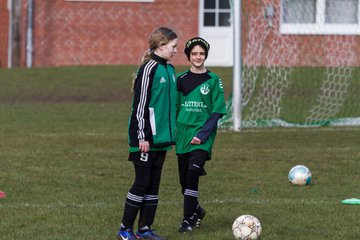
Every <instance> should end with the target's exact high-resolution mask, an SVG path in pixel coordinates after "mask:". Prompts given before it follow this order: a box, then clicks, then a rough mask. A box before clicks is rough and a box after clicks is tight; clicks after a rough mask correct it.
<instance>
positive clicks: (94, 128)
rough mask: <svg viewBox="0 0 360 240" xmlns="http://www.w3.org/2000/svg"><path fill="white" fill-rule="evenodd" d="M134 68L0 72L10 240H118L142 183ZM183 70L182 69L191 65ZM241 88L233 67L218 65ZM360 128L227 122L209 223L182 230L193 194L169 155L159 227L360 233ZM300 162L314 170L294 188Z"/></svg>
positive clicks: (195, 236)
mask: <svg viewBox="0 0 360 240" xmlns="http://www.w3.org/2000/svg"><path fill="white" fill-rule="evenodd" d="M134 70H135V69H134V67H133V66H122V67H115V66H109V67H101V66H99V67H71V68H48V69H30V70H28V69H15V70H3V69H1V70H0V86H1V87H0V190H2V191H5V192H6V194H7V198H5V199H0V218H1V219H0V239H3V240H18V239H29V240H33V239H34V240H50V239H51V240H75V239H76V240H77V239H79V240H80V239H86V240H102V239H115V234H116V232H117V230H118V226H119V221H120V217H121V215H122V211H123V204H124V199H125V195H126V193H127V191H128V190H129V187H130V185H131V183H132V181H133V177H134V176H133V174H134V171H133V167H132V164H131V163H130V162H128V161H127V155H128V152H127V150H128V149H127V118H128V114H129V110H130V101H131V100H130V94H129V89H130V82H131V74H132V71H134ZM180 70H181V68H180ZM216 72H218V73H219V74H220V75H221V76H222V77H223V79H224V80H225V81H224V85H225V89H226V91H227V92H226V93H227V94H229V89H230V88H231V86H230V76H231V69H228V68H218V69H216ZM359 136H360V128H359V127H351V128H350V127H342V128H330V127H324V128H288V129H284V128H272V129H257V130H245V131H242V132H240V133H234V132H230V131H222V132H219V134H218V138H217V140H216V143H215V147H214V153H213V160H211V161H210V162H208V163H207V164H206V170H207V172H208V175H207V176H205V177H203V178H202V179H201V184H200V201H201V202H202V203H203V206H204V207H205V208H206V210H207V213H208V214H207V216H206V218H205V219H204V221H203V226H202V228H201V229H199V230H196V231H195V232H194V233H192V234H185V235H184V234H180V233H178V232H177V228H178V226H179V224H180V221H181V216H182V196H181V194H180V186H179V183H178V178H177V169H176V161H175V160H176V158H175V155H174V152H173V151H171V152H169V154H168V157H167V160H166V163H165V166H164V170H163V178H162V184H161V188H160V203H159V208H158V212H157V217H156V220H155V223H154V226H153V227H154V228H155V229H157V232H158V233H159V234H161V235H163V236H166V237H168V238H169V239H170V240H178V239H192V240H205V239H206V240H208V239H222V240H223V239H224V240H227V239H229V240H231V239H233V237H232V232H231V225H232V222H233V221H234V220H235V218H236V217H238V216H239V215H242V214H252V215H254V216H256V217H257V218H258V219H259V220H260V221H261V223H262V227H263V233H262V239H286V240H287V239H292V240H304V239H306V240H308V239H314V240H321V239H324V240H325V239H326V240H329V239H360V228H359V216H360V206H359V205H352V206H351V205H341V204H340V201H341V200H342V199H345V198H350V197H356V198H360V188H359V183H360V167H359V166H360V165H359V163H360V137H359ZM295 164H304V165H307V166H308V167H309V168H310V169H311V170H312V172H313V177H314V178H313V182H312V184H311V185H310V186H308V187H294V186H290V184H289V183H288V180H287V174H288V171H289V170H290V168H291V167H292V166H294V165H295Z"/></svg>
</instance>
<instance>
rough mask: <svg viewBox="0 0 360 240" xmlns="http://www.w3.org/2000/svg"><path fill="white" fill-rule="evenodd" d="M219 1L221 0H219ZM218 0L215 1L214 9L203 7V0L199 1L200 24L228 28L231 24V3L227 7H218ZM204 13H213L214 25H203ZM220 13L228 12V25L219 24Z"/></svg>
mask: <svg viewBox="0 0 360 240" xmlns="http://www.w3.org/2000/svg"><path fill="white" fill-rule="evenodd" d="M219 1H221V0H219ZM219 1H216V7H215V9H205V7H204V6H205V3H204V0H201V1H199V3H200V13H201V15H200V16H201V17H200V25H201V26H202V27H208V28H215V27H216V28H230V27H231V26H232V17H233V16H232V12H231V5H230V8H229V9H220V8H219ZM204 13H215V26H204ZM220 13H230V19H229V23H230V24H229V26H219V16H220Z"/></svg>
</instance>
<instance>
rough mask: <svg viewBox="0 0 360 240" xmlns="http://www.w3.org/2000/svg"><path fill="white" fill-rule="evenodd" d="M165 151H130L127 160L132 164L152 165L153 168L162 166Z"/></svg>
mask: <svg viewBox="0 0 360 240" xmlns="http://www.w3.org/2000/svg"><path fill="white" fill-rule="evenodd" d="M165 156H166V151H150V152H147V153H143V152H140V151H138V152H131V153H130V154H129V159H128V160H129V161H132V162H133V163H134V165H136V166H140V167H149V166H153V167H155V168H162V165H163V163H164V161H165Z"/></svg>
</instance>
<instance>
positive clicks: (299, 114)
mask: <svg viewBox="0 0 360 240" xmlns="http://www.w3.org/2000/svg"><path fill="white" fill-rule="evenodd" d="M319 1H320V0H318V1H316V0H297V1H291V0H283V1H280V0H278V1H275V0H262V1H260V0H259V1H256V0H247V1H242V2H243V3H242V13H241V14H242V31H241V32H242V44H241V49H242V57H241V59H242V61H241V62H242V66H241V93H240V94H241V95H240V96H241V104H240V106H233V104H232V101H231V97H230V99H229V102H228V116H226V117H224V118H223V119H222V121H221V124H220V126H221V127H225V128H231V127H232V122H233V116H232V113H233V108H234V107H237V108H240V110H241V127H242V128H256V127H274V126H285V127H293V126H302V127H307V126H324V125H360V96H359V95H360V73H359V68H358V66H359V65H360V37H359V36H360V35H358V34H360V31H359V28H360V25H359V24H360V23H359V14H358V11H359V10H358V8H359V4H358V0H327V1H320V2H322V3H323V5H319ZM351 9H353V10H351ZM349 15H351V16H352V17H349ZM349 29H350V30H349ZM353 29H355V30H353ZM342 31H343V32H344V33H342ZM356 31H357V32H356Z"/></svg>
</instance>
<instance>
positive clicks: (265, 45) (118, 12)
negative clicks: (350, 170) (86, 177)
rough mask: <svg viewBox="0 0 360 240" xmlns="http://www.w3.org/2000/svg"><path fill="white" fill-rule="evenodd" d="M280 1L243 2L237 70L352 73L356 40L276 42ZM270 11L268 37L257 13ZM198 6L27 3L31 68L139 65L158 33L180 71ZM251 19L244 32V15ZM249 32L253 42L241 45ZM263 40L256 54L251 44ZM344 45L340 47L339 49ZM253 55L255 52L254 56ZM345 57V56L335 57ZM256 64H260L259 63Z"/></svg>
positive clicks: (1, 8)
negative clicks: (174, 47) (168, 35)
mask: <svg viewBox="0 0 360 240" xmlns="http://www.w3.org/2000/svg"><path fill="white" fill-rule="evenodd" d="M22 1H23V9H22V24H21V35H22V36H21V46H20V48H21V49H20V58H21V59H20V64H21V66H25V65H26V25H27V12H26V8H27V6H26V4H27V0H22ZM279 2H280V0H263V1H253V0H247V1H243V15H242V16H243V20H242V21H243V33H242V36H243V58H244V59H245V60H244V61H243V62H244V64H249V65H251V64H252V65H266V64H267V62H268V61H269V60H271V61H272V63H275V65H294V66H317V65H324V63H326V64H330V65H344V64H349V65H356V66H359V65H360V36H323V35H312V36H305V35H304V36H296V35H279V22H280V20H279V12H280V8H279ZM268 4H272V5H274V6H275V13H276V17H275V18H274V19H273V28H272V29H271V30H269V28H268V27H267V23H266V22H265V19H264V17H263V7H264V6H265V5H268ZM6 5H7V0H0V61H1V66H2V67H4V66H6V65H7V33H8V18H9V17H8V13H7V10H6ZM198 8H199V0H156V1H154V2H153V3H129V2H102V3H101V2H69V1H64V0H51V1H50V0H49V1H48V0H34V30H33V49H34V52H33V66H35V67H43V66H45V67H46V66H66V65H99V64H100V65H105V64H106V65H108V64H110V65H115V64H139V62H140V59H141V56H142V54H143V52H144V51H145V50H146V49H147V48H148V43H147V41H148V37H149V34H150V32H151V31H152V30H153V29H154V28H156V27H158V26H161V25H164V26H168V27H171V28H173V29H174V30H176V31H177V33H178V35H179V40H180V41H179V47H178V51H179V53H178V55H177V56H176V57H175V58H174V60H173V64H175V65H177V64H188V61H187V59H186V57H185V55H184V54H183V48H184V42H185V41H186V40H187V39H189V38H191V37H194V36H196V35H197V34H198V32H199V31H198V15H199V9H198ZM250 13H251V15H252V16H255V17H258V18H257V20H256V24H255V25H254V26H250V25H249V22H250V21H249V17H248V16H249V14H250ZM251 27H252V28H254V27H255V32H256V33H257V36H252V37H253V38H248V36H249V34H248V31H249V29H250V28H251ZM264 33H266V34H268V35H267V36H266V38H265V39H266V41H263V42H261V46H260V47H259V45H257V46H256V44H258V43H256V42H255V44H254V39H255V41H257V40H258V39H261V38H262V36H260V35H261V34H264ZM263 36H264V35H263ZM343 42H346V44H343ZM258 49H262V53H261V55H260V54H258V52H256V51H258ZM342 55H345V56H342ZM259 56H260V58H259Z"/></svg>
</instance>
